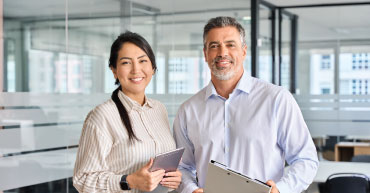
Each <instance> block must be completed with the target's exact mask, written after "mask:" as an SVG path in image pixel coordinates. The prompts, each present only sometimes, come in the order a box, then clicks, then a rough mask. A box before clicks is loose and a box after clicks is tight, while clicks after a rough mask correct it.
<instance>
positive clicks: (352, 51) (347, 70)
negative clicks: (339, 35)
mask: <svg viewBox="0 0 370 193" xmlns="http://www.w3.org/2000/svg"><path fill="white" fill-rule="evenodd" d="M339 69H340V71H339V79H340V94H349V95H368V94H369V86H370V46H342V47H341V51H340V56H339Z"/></svg>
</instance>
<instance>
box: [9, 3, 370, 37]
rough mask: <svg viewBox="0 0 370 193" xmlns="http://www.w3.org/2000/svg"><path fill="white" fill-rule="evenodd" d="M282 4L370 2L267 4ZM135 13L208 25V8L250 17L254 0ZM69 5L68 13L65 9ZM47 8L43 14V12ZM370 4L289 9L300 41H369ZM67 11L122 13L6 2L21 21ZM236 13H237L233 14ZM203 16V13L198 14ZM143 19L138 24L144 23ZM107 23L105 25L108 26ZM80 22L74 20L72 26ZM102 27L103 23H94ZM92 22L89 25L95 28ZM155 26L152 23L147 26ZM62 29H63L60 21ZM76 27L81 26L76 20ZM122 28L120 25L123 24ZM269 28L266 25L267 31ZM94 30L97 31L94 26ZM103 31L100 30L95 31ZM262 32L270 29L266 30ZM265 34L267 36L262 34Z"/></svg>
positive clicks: (153, 7)
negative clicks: (297, 19)
mask: <svg viewBox="0 0 370 193" xmlns="http://www.w3.org/2000/svg"><path fill="white" fill-rule="evenodd" d="M266 1H267V2H270V3H272V4H274V5H277V6H291V5H308V4H325V3H350V2H370V0H266ZM134 3H135V4H136V5H135V6H133V13H134V14H138V15H148V16H149V15H151V14H152V13H153V12H160V13H162V14H163V13H167V14H173V15H171V17H167V20H166V19H162V20H161V22H172V23H180V22H182V23H186V22H188V23H191V22H194V23H204V22H205V18H207V17H208V16H209V15H207V11H209V10H213V11H214V10H227V9H230V10H238V9H243V10H245V11H244V12H237V11H224V12H222V11H220V12H215V13H213V15H212V14H210V16H214V15H215V14H216V15H217V14H219V15H234V16H235V15H237V16H239V17H243V16H245V15H250V1H248V0H228V1H225V0H135V1H134ZM66 7H67V8H68V9H66ZM40 8H42V10H40ZM369 10H370V5H362V6H341V7H315V8H294V9H287V11H289V12H292V13H294V14H296V15H298V16H299V23H298V24H299V40H300V41H321V40H346V39H370V35H369V34H370V20H369V19H368V18H370V11H369ZM196 11H199V12H198V13H197V14H176V13H185V12H190V13H192V12H196ZM66 12H68V17H69V18H74V17H77V18H86V17H87V18H94V17H96V18H99V17H104V16H106V17H109V16H119V15H120V14H121V1H120V0H78V1H75V0H68V1H66V0H64V1H62V0H47V1H44V0H27V1H14V0H4V17H5V18H6V19H7V18H8V19H11V18H13V19H14V18H15V19H22V20H32V19H39V18H46V19H53V18H59V19H61V21H63V19H64V18H65V13H66ZM231 12H233V13H231ZM199 13H203V14H199ZM261 15H262V16H264V17H263V20H267V16H266V15H267V14H261ZM143 20H144V21H141V19H140V18H139V19H136V20H135V21H137V22H142V23H145V22H147V21H145V19H144V18H143ZM104 22H105V21H103V22H102V24H101V25H104ZM74 23H75V22H73V21H71V22H70V24H69V25H70V26H71V27H73V25H74ZM94 24H95V25H98V24H99V22H96V23H95V22H94ZM94 24H89V25H94ZM148 24H150V22H148ZM59 25H64V22H60V24H59ZM75 25H76V27H78V25H81V23H78V22H76V23H75ZM118 25H119V23H118ZM191 26H192V25H188V26H187V29H184V30H188V31H194V33H199V27H200V26H201V25H200V26H198V25H194V29H191V28H192V27H191ZM265 26H267V25H263V26H261V27H262V28H263V27H265ZM91 30H94V29H93V28H91ZM96 30H99V29H96ZM107 31H109V30H107ZM261 31H268V30H264V29H262V30H261ZM262 33H263V32H262Z"/></svg>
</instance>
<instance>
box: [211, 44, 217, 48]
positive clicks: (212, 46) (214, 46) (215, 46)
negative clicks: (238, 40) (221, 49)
mask: <svg viewBox="0 0 370 193" xmlns="http://www.w3.org/2000/svg"><path fill="white" fill-rule="evenodd" d="M209 48H217V45H215V44H214V45H210V46H209Z"/></svg>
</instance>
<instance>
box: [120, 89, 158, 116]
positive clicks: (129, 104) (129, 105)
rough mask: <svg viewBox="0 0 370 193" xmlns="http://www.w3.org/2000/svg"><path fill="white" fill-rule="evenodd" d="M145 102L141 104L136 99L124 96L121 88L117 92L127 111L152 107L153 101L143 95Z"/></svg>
mask: <svg viewBox="0 0 370 193" xmlns="http://www.w3.org/2000/svg"><path fill="white" fill-rule="evenodd" d="M144 97H145V98H144V100H145V103H144V105H143V106H141V105H140V104H139V103H138V102H137V101H135V100H133V99H131V98H130V97H128V96H126V95H125V94H124V93H123V92H122V91H121V90H120V91H119V92H118V98H119V99H120V100H121V102H122V104H123V106H125V108H126V110H127V112H131V111H132V110H134V109H135V110H144V109H146V108H152V107H153V102H152V101H151V100H150V99H148V98H147V97H146V95H145V96H144Z"/></svg>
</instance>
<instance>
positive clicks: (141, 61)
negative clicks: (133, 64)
mask: <svg viewBox="0 0 370 193" xmlns="http://www.w3.org/2000/svg"><path fill="white" fill-rule="evenodd" d="M147 61H148V60H140V63H144V62H147Z"/></svg>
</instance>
